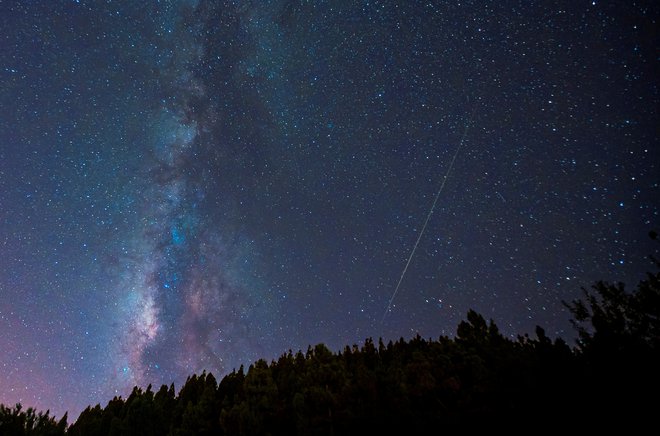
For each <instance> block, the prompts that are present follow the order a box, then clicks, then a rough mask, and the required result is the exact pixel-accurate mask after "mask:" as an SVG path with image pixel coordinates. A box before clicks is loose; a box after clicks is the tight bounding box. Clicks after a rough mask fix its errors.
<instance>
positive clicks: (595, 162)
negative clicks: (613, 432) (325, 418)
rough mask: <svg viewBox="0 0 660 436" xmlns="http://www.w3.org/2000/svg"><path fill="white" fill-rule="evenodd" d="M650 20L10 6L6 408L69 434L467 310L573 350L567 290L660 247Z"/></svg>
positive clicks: (327, 6) (214, 6) (509, 331)
mask: <svg viewBox="0 0 660 436" xmlns="http://www.w3.org/2000/svg"><path fill="white" fill-rule="evenodd" d="M659 16H660V4H659V3H658V2H657V1H611V2H607V1H583V0H577V1H576V0H571V1H527V0H518V1H507V0H497V1H476V0H475V1H460V2H458V1H439V0H431V1H375V0H370V1H343V0H336V1H335V0H326V1H323V0H318V1H304V0H272V1H266V0H263V1H262V0H253V1H250V0H244V1H240V0H236V1H206V0H199V1H197V0H181V1H175V0H172V1H156V0H148V1H146V0H145V1H129V0H126V1H118V0H113V1H111V0H105V1H104V0H79V1H71V0H69V1H65V0H41V1H37V0H34V1H27V0H25V1H16V0H14V1H12V0H9V1H7V0H2V1H0V29H1V32H0V332H1V333H0V402H2V403H5V404H13V403H15V402H22V403H23V404H24V405H26V406H36V407H38V408H39V409H42V410H45V409H50V410H51V412H54V413H55V414H56V415H58V416H61V415H62V414H63V413H64V412H65V411H67V410H68V411H69V412H70V416H73V417H75V416H77V414H78V413H79V412H80V411H81V410H82V408H84V407H85V406H86V405H88V404H92V405H93V404H96V403H99V402H100V403H101V404H105V403H106V402H107V401H108V400H110V399H111V398H112V396H114V395H122V396H124V397H125V396H126V395H127V394H128V393H129V392H130V388H131V387H132V386H133V385H136V384H137V385H140V386H143V387H146V385H148V384H149V383H152V384H153V385H154V386H156V387H158V386H160V385H161V384H163V383H165V384H170V383H171V382H174V383H175V385H176V386H177V388H178V387H180V386H181V384H182V382H183V381H185V379H186V376H188V375H190V374H192V373H195V372H197V373H200V372H201V371H202V370H204V369H206V370H209V371H212V372H213V373H214V374H216V375H218V376H222V375H224V374H226V373H227V372H230V371H231V370H232V369H233V368H237V367H238V366H240V365H241V364H246V365H247V364H249V363H251V362H253V361H254V360H256V359H258V358H262V357H263V358H266V359H272V358H275V357H277V356H278V355H279V354H281V353H282V352H285V351H287V350H288V349H292V350H294V351H296V350H298V349H303V350H305V349H306V348H307V346H308V345H309V344H316V343H319V342H323V343H325V344H327V345H328V346H329V347H330V348H331V349H334V350H338V349H340V348H341V347H343V346H344V345H346V344H353V343H361V342H362V341H363V340H364V339H365V338H367V337H370V336H371V337H374V338H378V337H383V339H385V340H386V341H387V340H389V339H398V338H399V337H404V338H409V337H411V336H414V335H415V334H417V333H419V334H421V335H422V336H424V337H435V338H437V337H438V336H440V335H453V334H454V332H455V329H456V326H457V324H458V322H459V321H460V320H461V319H463V318H464V317H465V314H466V312H467V311H468V309H470V308H474V309H475V310H477V311H479V312H481V313H482V314H483V315H484V316H485V317H487V318H493V319H494V320H495V321H496V323H497V324H498V326H499V327H500V329H501V330H502V331H503V332H504V333H505V334H506V335H512V336H514V337H515V336H516V335H518V334H524V333H526V332H533V329H534V326H535V325H537V324H539V325H541V326H543V327H544V328H545V329H546V331H547V333H548V334H549V335H550V336H553V337H554V336H562V337H564V338H566V339H567V340H572V339H573V338H574V335H573V333H572V330H571V327H570V324H569V322H568V320H569V314H568V313H567V311H566V310H565V309H564V307H563V306H562V303H561V301H562V299H564V300H570V299H573V298H576V297H578V296H579V295H580V292H581V291H580V287H581V286H589V285H590V284H591V283H593V282H594V281H596V280H599V279H604V280H609V281H619V280H620V281H624V282H626V283H628V284H630V285H634V284H636V283H637V282H638V281H639V280H640V279H642V278H644V272H645V271H648V270H652V268H653V267H652V264H651V262H650V261H649V260H648V258H647V256H648V255H650V254H654V253H655V254H656V255H657V254H658V244H657V243H655V244H654V243H653V241H651V240H650V239H649V238H648V237H647V234H648V232H649V231H650V230H652V229H654V228H655V229H658V227H659V223H660V219H659V217H658V213H659V211H660V195H659V192H658V191H659V190H658V184H659V183H660V171H659V169H658V167H659V166H660V152H659V149H658V146H659V141H658V140H659V135H660V134H659V128H658V125H660V120H659V116H658V107H659V95H658V77H660V75H659V72H660V69H659V68H658V67H659V63H660V62H659V60H658V47H659V44H658V33H657V29H658V22H657V21H658V18H659ZM454 158H455V159H454ZM452 164H453V165H452ZM445 176H446V177H445ZM441 187H442V189H441ZM440 189H441V191H440V192H439V190H440ZM436 196H437V203H436V204H435V207H434V209H433V210H432V211H431V207H432V205H433V202H434V199H435V198H436ZM429 212H432V213H430V214H429ZM427 217H428V218H429V219H428V222H427V225H426V227H425V231H424V233H423V234H422V235H421V237H420V232H421V230H422V228H423V227H424V224H425V220H426V219H427ZM418 238H419V244H418V245H417V246H416V250H415V252H414V255H413V256H411V252H412V250H413V247H415V243H416V241H417V240H418ZM409 259H410V263H409V265H408V268H407V270H406V274H405V275H404V277H403V279H402V280H401V285H400V286H399V287H398V289H397V283H398V281H399V279H400V278H401V276H402V272H403V270H404V268H405V266H406V264H407V261H408V260H409ZM395 290H396V295H394V293H395ZM393 297H394V298H393ZM390 301H391V303H392V304H391V305H390V308H389V311H388V310H387V308H388V303H390Z"/></svg>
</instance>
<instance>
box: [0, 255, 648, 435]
mask: <svg viewBox="0 0 660 436" xmlns="http://www.w3.org/2000/svg"><path fill="white" fill-rule="evenodd" d="M656 263H657V262H656ZM566 306H567V307H568V308H569V310H570V311H571V313H572V314H573V317H574V320H573V323H574V325H575V327H576V328H577V331H578V335H579V340H578V347H577V348H575V349H571V348H570V347H569V346H568V345H567V344H566V343H565V342H564V341H563V340H561V339H557V340H554V341H553V340H551V339H550V338H548V337H547V336H546V334H545V332H544V331H543V329H542V328H540V327H537V329H536V337H535V338H530V337H528V336H527V335H526V336H524V337H519V338H517V339H516V340H512V339H510V338H507V337H504V336H503V335H502V334H501V333H500V332H499V330H498V328H497V326H496V325H495V323H494V322H493V321H490V322H487V321H486V320H485V319H484V318H483V317H482V316H481V315H479V314H477V313H476V312H474V311H470V312H469V313H468V315H467V320H466V321H463V322H461V323H460V324H459V326H458V330H457V335H456V338H455V339H450V338H447V337H440V338H439V339H437V340H426V339H423V338H421V337H420V336H417V337H415V338H413V339H412V340H409V341H405V340H403V339H400V340H398V341H396V342H389V343H387V344H384V343H383V342H382V341H378V343H377V344H376V343H374V341H373V340H371V339H367V341H366V342H365V343H364V345H362V346H361V347H358V346H357V345H353V346H352V347H348V346H347V347H346V348H344V350H342V351H341V352H338V353H333V352H332V351H330V350H328V349H327V348H326V347H325V346H324V345H322V344H319V345H316V346H315V347H309V348H308V349H307V351H306V352H305V353H302V352H300V351H299V352H297V353H295V354H294V353H293V352H291V351H289V352H288V353H286V354H284V355H282V356H281V357H280V358H279V359H278V360H277V361H273V362H271V363H268V362H266V361H264V360H260V361H258V362H256V363H254V364H252V365H250V367H249V368H248V369H247V371H245V370H244V369H243V367H241V368H240V369H239V370H238V371H234V372H232V373H231V374H228V375H227V376H225V377H224V378H223V379H222V380H221V381H220V383H218V382H217V381H216V379H215V377H214V376H213V375H212V374H210V373H202V374H201V375H193V376H191V377H189V378H188V380H187V381H186V383H185V384H184V386H183V387H182V388H181V390H180V391H179V393H178V395H176V393H175V389H174V386H173V385H170V386H169V387H168V386H165V385H163V386H161V387H160V389H158V391H157V392H155V393H154V392H153V391H152V389H151V386H148V387H147V389H146V390H142V389H140V388H137V387H136V388H134V389H133V392H132V393H131V394H130V395H129V396H128V398H126V399H125V400H124V399H122V398H117V397H115V398H113V399H112V400H111V401H110V402H109V403H108V404H107V406H106V407H104V408H102V407H101V406H100V405H96V406H94V407H88V408H87V409H85V410H84V411H83V412H82V413H81V414H80V416H79V418H78V419H77V421H76V422H75V423H74V424H73V425H71V426H70V427H69V428H68V429H66V416H65V417H64V418H63V419H62V420H60V421H59V422H58V421H56V420H55V419H53V418H52V417H49V414H48V412H46V413H45V414H41V413H39V414H37V413H36V412H35V411H34V410H33V409H28V410H27V411H23V410H22V409H21V407H20V405H17V406H16V407H14V408H7V407H4V406H0V434H1V435H62V434H65V433H66V434H70V435H295V434H298V435H335V434H336V435H340V434H341V435H344V434H346V435H351V434H377V433H382V434H397V433H400V434H436V433H437V430H438V429H451V428H452V427H459V426H460V428H461V429H465V428H469V427H473V426H484V425H490V426H492V425H493V424H506V425H508V424H509V423H515V425H520V424H521V423H528V422H529V423H536V424H535V425H538V423H543V422H545V423H554V425H557V423H558V422H563V423H566V425H568V424H567V423H570V422H576V421H579V422H581V423H583V424H590V423H591V422H592V421H593V422H600V423H602V422H605V421H607V422H614V421H619V422H627V421H631V422H632V421H633V420H634V421H635V422H640V421H644V420H650V419H651V417H652V416H653V414H654V413H655V411H656V409H657V407H658V401H657V400H655V399H654V398H655V396H656V395H657V392H659V388H660V383H659V379H660V378H659V377H658V368H659V367H660V358H659V345H660V273H656V274H649V275H648V277H647V279H646V280H644V281H642V282H641V283H640V284H639V285H638V287H637V289H636V291H635V292H633V293H628V292H626V291H625V289H624V286H623V285H622V284H617V285H612V284H607V283H603V282H599V283H597V284H595V285H594V286H593V290H592V291H586V290H585V297H584V299H583V300H577V301H574V302H572V303H566ZM603 420H605V421H603ZM537 428H538V427H537Z"/></svg>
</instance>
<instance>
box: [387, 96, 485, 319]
mask: <svg viewBox="0 0 660 436" xmlns="http://www.w3.org/2000/svg"><path fill="white" fill-rule="evenodd" d="M476 110H477V106H476V105H475V107H474V109H472V114H470V118H469V119H468V121H467V123H465V130H464V131H463V136H462V137H461V140H460V142H459V143H458V147H456V151H455V152H454V156H453V157H452V158H451V162H450V163H449V168H447V172H446V173H445V176H444V177H443V178H442V183H440V188H438V192H437V193H436V194H435V198H434V199H433V204H432V205H431V209H429V213H428V214H427V215H426V220H424V225H423V226H422V230H421V231H420V232H419V235H418V236H417V241H415V245H414V246H413V248H412V250H411V251H410V255H409V256H408V261H407V262H406V266H405V267H403V271H402V272H401V276H400V277H399V282H398V283H397V284H396V288H394V292H393V293H392V298H390V301H389V303H387V309H385V313H383V318H382V319H381V320H380V322H381V324H382V323H384V322H385V317H387V314H388V312H389V311H390V309H391V307H392V302H394V299H395V298H396V294H397V293H398V292H399V288H400V287H401V282H403V278H404V277H405V276H406V272H407V271H408V267H409V266H410V262H411V261H412V258H413V256H414V255H415V251H416V250H417V246H418V245H419V241H420V240H421V239H422V236H424V231H425V230H426V226H427V225H428V224H429V220H430V219H431V215H433V210H434V209H435V205H436V203H437V202H438V198H440V194H441V193H442V190H443V189H444V188H445V184H446V183H447V179H448V178H449V174H450V173H451V170H452V168H454V162H456V157H458V152H459V151H461V148H462V147H463V142H465V137H466V136H467V132H468V127H469V126H470V123H471V122H472V119H473V118H474V113H475V112H476Z"/></svg>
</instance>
